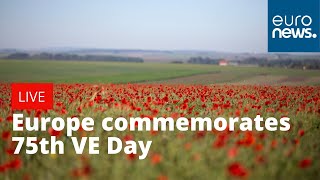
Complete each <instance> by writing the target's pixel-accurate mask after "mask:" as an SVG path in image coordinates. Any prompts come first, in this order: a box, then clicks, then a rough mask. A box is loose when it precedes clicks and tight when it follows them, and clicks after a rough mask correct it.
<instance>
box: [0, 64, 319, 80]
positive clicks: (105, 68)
mask: <svg viewBox="0 0 320 180" xmlns="http://www.w3.org/2000/svg"><path fill="white" fill-rule="evenodd" d="M0 81H1V82H23V81H27V82H56V83H73V82H78V83H127V82H131V83H135V82H152V83H174V84H177V83H180V84H213V83H236V84H238V83H239V84H272V85H277V84H285V85H319V84H320V71H316V70H296V69H280V68H261V67H238V66H237V67H234V66H227V67H221V66H215V65H194V64H169V63H115V62H77V61H39V60H37V61H36V60H33V61H23V60H0Z"/></svg>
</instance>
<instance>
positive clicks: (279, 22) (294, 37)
mask: <svg viewBox="0 0 320 180" xmlns="http://www.w3.org/2000/svg"><path fill="white" fill-rule="evenodd" d="M319 10H320V1H319V0H308V1H301V0H268V51H269V52H320V41H319V39H320V38H319V32H320V31H319V30H320V18H319V16H320V11H319Z"/></svg>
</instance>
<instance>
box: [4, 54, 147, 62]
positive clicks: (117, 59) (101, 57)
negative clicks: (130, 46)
mask: <svg viewBox="0 0 320 180" xmlns="http://www.w3.org/2000/svg"><path fill="white" fill-rule="evenodd" d="M6 59H21V60H31V59H36V60H64V61H72V60H75V61H114V62H136V63H143V62H144V60H143V59H142V58H138V57H123V56H111V55H77V54H67V53H57V54H52V53H40V54H29V53H20V52H19V53H13V54H10V55H8V56H7V57H6Z"/></svg>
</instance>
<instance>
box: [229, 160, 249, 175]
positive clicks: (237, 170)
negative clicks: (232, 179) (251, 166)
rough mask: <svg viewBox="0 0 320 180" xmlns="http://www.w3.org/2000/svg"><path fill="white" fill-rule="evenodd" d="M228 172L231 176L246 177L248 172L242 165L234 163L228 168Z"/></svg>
mask: <svg viewBox="0 0 320 180" xmlns="http://www.w3.org/2000/svg"><path fill="white" fill-rule="evenodd" d="M228 172H229V174H230V175H231V176H236V177H246V176H247V175H248V171H247V170H246V168H245V167H243V166H242V165H241V164H240V163H238V162H234V163H232V164H230V165H229V166H228Z"/></svg>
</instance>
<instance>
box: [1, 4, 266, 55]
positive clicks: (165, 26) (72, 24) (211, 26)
mask: <svg viewBox="0 0 320 180" xmlns="http://www.w3.org/2000/svg"><path fill="white" fill-rule="evenodd" d="M48 47H83V48H120V49H124V48H125V49H159V50H215V51H227V52H266V51H267V0H23V1H21V0H1V1H0V48H24V49H34V48H48Z"/></svg>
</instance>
